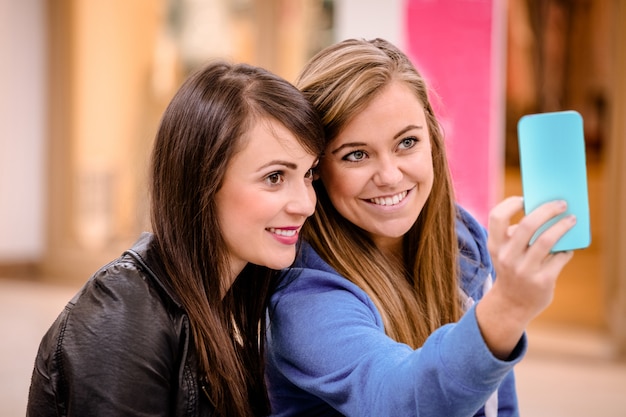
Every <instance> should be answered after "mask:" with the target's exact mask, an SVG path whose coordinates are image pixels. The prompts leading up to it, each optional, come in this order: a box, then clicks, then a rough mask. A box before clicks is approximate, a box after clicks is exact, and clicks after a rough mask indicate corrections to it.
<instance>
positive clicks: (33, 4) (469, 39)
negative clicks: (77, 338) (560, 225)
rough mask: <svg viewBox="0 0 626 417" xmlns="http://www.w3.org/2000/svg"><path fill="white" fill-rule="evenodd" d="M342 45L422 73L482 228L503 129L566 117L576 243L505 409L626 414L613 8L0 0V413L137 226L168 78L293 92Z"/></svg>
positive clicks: (504, 180)
mask: <svg viewBox="0 0 626 417" xmlns="http://www.w3.org/2000/svg"><path fill="white" fill-rule="evenodd" d="M348 37H363V38H374V37H382V38H386V39H388V40H390V41H392V42H394V43H396V44H397V45H398V46H400V47H401V48H402V49H403V50H405V51H406V52H407V53H408V54H409V56H410V57H411V58H412V60H413V61H414V62H415V64H416V66H417V67H418V69H419V70H420V71H421V72H422V73H423V74H424V76H425V77H426V78H427V79H428V80H429V83H430V85H431V87H432V90H433V97H434V99H435V107H436V112H437V113H438V116H439V118H440V120H441V121H442V124H443V126H444V129H445V131H446V140H447V146H448V149H449V156H450V160H451V165H452V170H453V177H454V181H455V187H456V192H457V196H458V199H459V201H460V202H461V203H462V204H463V205H464V206H466V207H467V208H468V209H469V210H470V211H472V212H473V213H474V214H475V215H476V217H477V218H478V219H479V220H480V221H481V222H483V223H486V216H487V213H488V211H489V208H490V207H492V206H493V205H494V204H495V203H496V202H497V201H499V200H501V199H502V198H503V197H505V196H508V195H521V184H520V177H519V159H518V152H517V131H516V129H517V121H518V120H519V118H520V117H521V116H522V115H524V114H529V113H538V112H549V111H559V110H577V111H578V112H579V113H581V114H582V116H583V118H584V126H585V140H586V150H587V174H588V180H589V195H590V208H591V226H592V231H591V232H592V244H591V246H590V247H589V248H587V249H584V250H581V251H578V252H577V253H576V254H575V256H574V259H573V261H572V262H571V263H570V264H569V265H568V266H567V267H566V269H565V270H564V271H563V273H562V275H561V277H560V279H559V283H558V287H557V290H556V294H555V299H554V302H553V304H552V305H551V306H550V307H549V308H548V309H547V310H546V311H545V312H544V313H542V315H541V316H540V317H539V318H538V319H537V320H536V321H535V322H534V323H533V324H532V326H531V327H530V328H529V338H530V344H531V345H530V351H529V354H528V356H527V358H526V359H525V360H524V361H523V362H522V364H520V365H519V366H518V368H517V376H518V385H519V396H520V404H521V411H522V415H529V416H535V417H541V416H551V417H559V416H568V417H575V416H589V415H597V416H626V395H625V394H626V361H625V360H624V358H625V355H626V220H625V219H624V217H623V215H622V213H624V212H626V167H625V164H624V163H623V160H624V159H625V158H626V144H625V138H626V0H387V1H381V0H21V1H16V0H0V334H2V338H1V341H0V415H2V416H7V417H9V416H19V415H24V410H25V404H26V398H27V393H28V385H29V379H30V373H31V369H32V363H33V360H34V356H35V354H36V350H37V346H38V343H39V340H40V339H41V336H42V335H43V333H44V332H45V330H46V329H47V328H48V326H49V325H50V324H51V323H52V321H53V320H54V318H55V317H56V315H57V314H58V313H59V311H60V310H61V309H62V308H63V306H64V305H65V303H66V302H67V301H68V300H69V298H70V297H71V296H72V295H73V294H74V293H75V292H76V291H77V290H78V289H79V288H80V286H81V285H82V283H83V282H84V281H85V280H86V279H88V278H89V276H90V275H91V274H92V273H93V272H94V271H95V270H96V269H97V268H99V267H100V266H101V265H103V264H105V263H107V262H108V261H110V260H112V259H114V258H116V257H117V256H119V254H120V253H121V252H122V251H123V250H124V249H126V248H127V247H128V246H129V245H131V244H132V243H133V241H134V240H135V239H136V238H137V236H138V234H139V233H140V232H141V231H143V230H148V229H149V224H148V204H147V197H148V196H147V192H146V174H147V163H148V159H149V155H150V149H151V143H152V139H153V137H154V134H155V132H156V129H157V127H158V122H159V118H160V115H161V113H162V112H163V110H164V108H165V106H166V105H167V103H168V102H169V99H170V98H171V97H172V95H173V94H174V92H175V91H176V90H177V88H178V86H179V85H180V84H181V82H182V81H183V80H184V78H185V77H186V75H187V74H189V72H190V71H193V70H194V69H195V68H198V67H199V66H200V65H202V64H203V63H205V62H207V61H208V60H210V59H215V58H222V59H227V60H230V61H235V62H240V61H244V62H248V63H251V64H255V65H260V66H263V67H266V68H267V69H269V70H271V71H273V72H276V73H277V74H279V75H281V76H283V77H284V78H286V79H288V80H289V81H293V80H294V79H295V77H296V75H297V74H298V72H299V70H300V69H301V68H302V66H303V65H304V63H305V62H306V61H307V59H309V58H310V57H311V56H312V55H313V54H314V53H315V52H317V51H319V50H320V49H321V48H323V47H325V46H327V45H329V44H331V43H334V42H337V41H340V40H343V39H345V38H348Z"/></svg>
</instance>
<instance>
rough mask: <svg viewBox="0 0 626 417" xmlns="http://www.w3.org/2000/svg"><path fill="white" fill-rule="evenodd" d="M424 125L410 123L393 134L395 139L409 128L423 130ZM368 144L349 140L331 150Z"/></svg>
mask: <svg viewBox="0 0 626 417" xmlns="http://www.w3.org/2000/svg"><path fill="white" fill-rule="evenodd" d="M423 128H424V126H418V125H408V126H407V127H405V128H404V129H402V130H401V131H399V132H398V133H396V134H395V135H394V136H393V139H394V140H395V139H398V138H399V137H400V136H402V135H404V134H405V133H406V132H408V131H409V130H413V129H418V130H421V129H423ZM366 145H367V144H366V143H365V142H348V143H344V144H342V145H341V146H340V147H338V148H336V149H333V150H332V151H330V153H331V154H333V155H334V154H336V153H337V152H339V151H341V150H342V149H344V148H358V147H360V146H366Z"/></svg>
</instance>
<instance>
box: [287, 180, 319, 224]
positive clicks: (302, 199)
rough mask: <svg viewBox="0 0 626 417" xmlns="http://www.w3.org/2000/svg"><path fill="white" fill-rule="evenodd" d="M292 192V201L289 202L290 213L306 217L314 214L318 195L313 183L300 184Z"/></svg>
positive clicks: (288, 209)
mask: <svg viewBox="0 0 626 417" xmlns="http://www.w3.org/2000/svg"><path fill="white" fill-rule="evenodd" d="M290 194H291V196H290V201H289V204H287V211H288V212H289V213H290V214H296V215H299V216H304V217H309V216H310V215H312V214H313V212H314V211H315V203H316V201H317V197H316V195H315V190H314V189H313V186H312V185H311V183H303V184H299V185H298V186H296V187H295V189H293V190H292V192H291V193H290Z"/></svg>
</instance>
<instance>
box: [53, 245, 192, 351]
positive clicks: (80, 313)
mask: <svg viewBox="0 0 626 417" xmlns="http://www.w3.org/2000/svg"><path fill="white" fill-rule="evenodd" d="M182 315H183V314H182V313H180V312H178V311H177V308H176V307H175V303H174V302H173V301H172V300H171V299H170V298H169V297H168V296H167V294H166V293H165V292H164V291H163V290H162V289H161V288H160V286H159V285H158V284H157V283H156V282H155V280H154V278H153V277H152V275H151V274H150V273H149V272H148V271H147V270H146V268H145V267H144V266H143V265H141V264H140V263H139V262H137V260H136V259H135V258H133V257H132V256H130V255H129V254H128V253H124V254H123V255H122V256H120V257H119V258H117V259H115V260H114V261H112V262H110V263H109V264H107V265H105V266H103V267H102V268H101V269H100V270H98V271H97V272H96V273H95V274H94V275H93V276H92V277H91V278H90V279H89V280H88V281H87V282H86V283H85V285H84V286H83V288H82V289H81V290H80V291H79V292H78V293H77V294H76V295H75V296H74V297H73V298H72V300H70V301H69V302H68V304H67V305H66V306H65V309H64V310H63V311H62V312H61V314H60V315H59V317H58V318H57V320H56V322H55V325H54V326H53V327H52V328H51V329H50V333H51V334H49V335H48V337H53V338H54V339H56V343H57V345H58V347H63V349H65V350H68V351H71V352H74V353H77V352H85V351H86V350H87V349H91V348H97V351H99V352H101V354H106V352H109V353H112V352H120V351H123V350H124V349H128V350H129V351H138V350H141V349H143V348H145V347H146V346H153V347H148V351H153V350H154V349H161V348H162V349H164V352H167V351H171V350H172V349H174V348H175V346H176V345H177V344H178V342H177V338H178V333H179V329H178V328H179V323H178V322H179V321H180V319H181V317H182Z"/></svg>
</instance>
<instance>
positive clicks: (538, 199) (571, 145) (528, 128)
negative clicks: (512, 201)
mask: <svg viewBox="0 0 626 417" xmlns="http://www.w3.org/2000/svg"><path fill="white" fill-rule="evenodd" d="M517 131H518V143H519V153H520V170H521V177H522V191H523V194H524V212H525V213H526V214H528V213H530V212H531V211H533V210H534V209H535V208H537V207H538V206H540V205H541V204H543V203H546V202H548V201H552V200H565V201H567V212H565V213H564V214H562V215H560V216H558V217H556V218H554V219H552V220H550V221H549V222H548V223H546V224H545V225H543V226H542V227H541V228H540V229H539V230H538V231H537V233H536V234H535V235H534V236H533V238H532V239H531V241H530V244H531V245H532V243H533V242H534V240H535V239H536V238H537V236H538V235H539V234H541V232H542V231H543V230H545V229H546V228H548V227H550V226H551V225H552V224H553V223H555V222H556V221H557V220H558V219H560V218H561V217H563V216H566V215H569V214H574V215H575V216H576V225H575V226H574V227H573V228H572V229H570V230H569V231H567V233H565V235H563V237H562V238H561V239H559V241H557V242H556V244H555V245H554V247H553V248H552V252H560V251H569V250H574V249H582V248H586V247H588V246H589V245H590V244H591V228H590V221H589V197H588V190H587V166H586V159H585V138H584V133H583V119H582V117H581V115H580V114H579V113H578V112H576V111H573V110H567V111H561V112H552V113H540V114H531V115H526V116H523V117H522V118H521V119H520V120H519V122H518V124H517Z"/></svg>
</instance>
